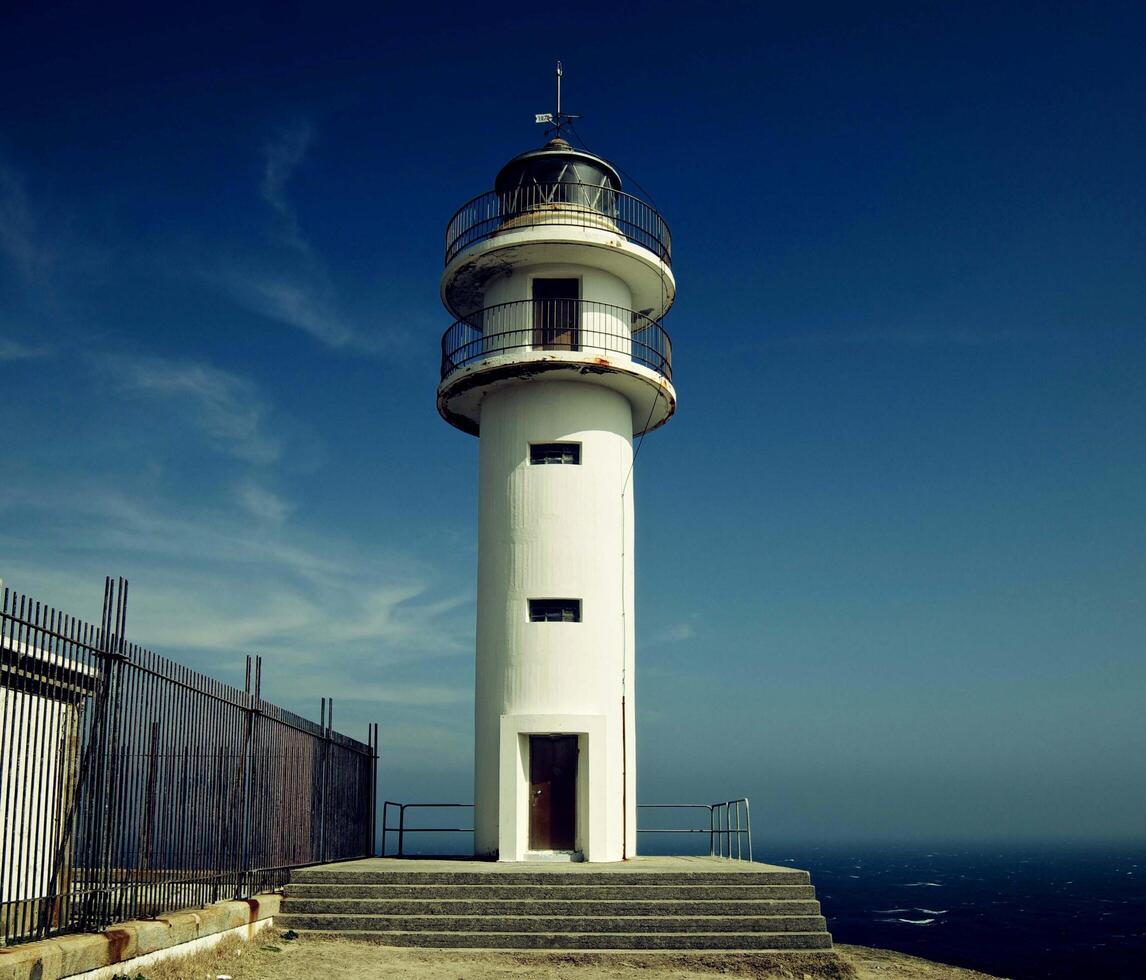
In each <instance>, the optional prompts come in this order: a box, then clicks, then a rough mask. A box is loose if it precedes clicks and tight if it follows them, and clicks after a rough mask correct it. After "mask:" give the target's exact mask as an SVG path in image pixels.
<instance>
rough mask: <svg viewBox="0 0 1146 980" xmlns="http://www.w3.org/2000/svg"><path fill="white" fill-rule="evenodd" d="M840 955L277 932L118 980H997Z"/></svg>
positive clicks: (845, 949) (885, 958)
mask: <svg viewBox="0 0 1146 980" xmlns="http://www.w3.org/2000/svg"><path fill="white" fill-rule="evenodd" d="M836 954H837V955H836V956H825V955H824V954H812V955H804V954H791V955H783V956H770V955H768V954H760V955H753V956H748V957H738V956H729V955H722V954H720V953H719V952H714V953H711V954H705V955H703V956H701V957H697V956H696V955H695V954H694V955H693V956H688V957H685V956H674V955H671V954H670V955H659V954H654V955H651V956H649V955H646V956H641V955H640V954H624V955H621V956H613V955H609V954H577V955H575V956H573V955H562V954H560V953H556V954H554V953H527V952H521V953H518V952H505V953H485V952H475V951H464V950H457V951H453V950H449V951H438V950H433V951H431V950H417V949H393V948H390V947H385V946H372V945H369V944H367V943H356V942H347V941H342V940H304V939H294V940H290V939H284V938H283V934H282V933H279V932H276V931H274V930H267V931H266V932H263V933H261V934H260V935H259V936H258V937H257V938H256V939H255V940H254V941H253V942H250V943H242V942H239V941H237V940H230V941H227V942H224V943H221V944H220V945H219V946H217V947H216V948H215V949H213V950H209V951H207V952H204V953H199V954H196V955H194V956H188V957H185V958H183V959H177V960H169V961H167V962H165V963H160V964H157V965H155V966H151V967H147V968H146V969H145V970H142V971H139V972H127V971H125V972H124V973H122V974H120V975H119V976H120V977H123V978H129V980H222V978H227V980H326V978H330V980H373V978H375V977H394V978H403V980H438V978H448V980H525V978H527V977H541V976H543V977H556V978H558V980H603V978H606V977H610V978H614V977H615V978H618V980H653V978H656V980H662V978H663V980H712V977H713V976H719V975H723V976H734V977H761V978H766V977H775V978H781V977H782V978H794V980H917V978H918V980H994V978H991V977H988V976H987V974H985V973H976V972H975V971H974V970H962V969H959V968H958V967H953V966H944V965H943V964H940V963H930V962H928V961H927V960H920V959H916V958H915V957H913V956H906V955H904V954H903V953H893V952H890V951H888V950H882V949H868V948H867V947H864V946H837V947H836Z"/></svg>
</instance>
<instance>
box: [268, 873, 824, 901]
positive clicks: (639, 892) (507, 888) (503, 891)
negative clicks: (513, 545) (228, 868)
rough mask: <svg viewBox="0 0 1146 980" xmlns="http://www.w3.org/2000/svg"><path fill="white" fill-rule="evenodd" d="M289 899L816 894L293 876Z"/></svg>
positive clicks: (776, 889)
mask: <svg viewBox="0 0 1146 980" xmlns="http://www.w3.org/2000/svg"><path fill="white" fill-rule="evenodd" d="M487 879H488V876H487ZM286 894H287V896H288V898H290V899H295V898H300V899H301V898H363V899H366V898H371V899H373V898H380V899H381V898H384V899H398V898H416V899H434V898H449V899H455V898H458V899H460V898H469V899H517V900H520V901H528V900H530V899H535V898H540V899H554V900H570V901H572V900H579V899H586V900H589V899H593V900H601V901H609V900H614V899H625V900H629V899H635V900H648V901H660V900H676V899H695V900H697V901H719V900H722V899H730V900H733V901H742V900H746V901H757V900H765V899H809V898H815V896H816V890H815V889H814V888H813V887H812V886H811V885H705V884H692V885H646V884H644V883H643V882H642V883H640V884H632V885H630V884H620V885H548V884H540V885H513V884H509V885H501V884H495V885H452V884H444V885H443V884H435V885H418V884H414V885H391V884H386V885H375V884H353V885H341V884H329V883H316V882H307V881H296V880H294V878H292V879H291V882H290V884H289V885H287V887H286Z"/></svg>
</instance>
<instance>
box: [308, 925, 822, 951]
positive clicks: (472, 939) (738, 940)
mask: <svg viewBox="0 0 1146 980" xmlns="http://www.w3.org/2000/svg"><path fill="white" fill-rule="evenodd" d="M293 928H295V929H296V930H297V931H298V932H301V933H302V934H303V935H306V936H308V937H314V938H317V939H355V940H361V941H364V942H372V943H377V944H379V945H383V946H420V947H425V948H431V949H457V948H465V949H561V950H570V951H572V950H578V951H594V950H606V949H613V950H620V949H631V950H656V949H680V950H704V949H719V950H736V951H741V952H746V951H750V950H751V951H759V950H776V951H780V950H799V949H831V946H832V937H831V936H829V935H828V934H827V933H826V932H751V933H745V932H687V933H684V932H681V933H647V932H637V933H619V932H613V933H585V932H443V931H433V932H431V931H426V932H421V931H419V932H403V931H372V930H351V931H346V932H344V931H341V930H333V931H328V930H305V929H299V928H298V927H297V926H295V927H293Z"/></svg>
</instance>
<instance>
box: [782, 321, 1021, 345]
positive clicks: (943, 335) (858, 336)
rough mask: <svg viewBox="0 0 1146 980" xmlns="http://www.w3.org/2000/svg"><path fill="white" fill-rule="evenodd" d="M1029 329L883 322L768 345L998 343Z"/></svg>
mask: <svg viewBox="0 0 1146 980" xmlns="http://www.w3.org/2000/svg"><path fill="white" fill-rule="evenodd" d="M1035 339H1036V338H1035V335H1034V334H1032V333H1030V332H1029V331H1023V330H1016V329H1014V328H1010V327H999V328H997V329H992V328H990V327H963V326H957V327H956V326H953V327H948V326H941V325H937V326H904V327H896V326H881V327H865V328H863V329H859V330H852V329H847V328H845V327H841V328H839V329H837V330H805V331H801V332H799V333H791V334H785V335H782V336H779V337H773V338H770V339H768V340H766V341H765V342H764V345H765V346H768V347H868V346H871V347H877V346H897V347H996V346H1002V345H1008V344H1021V343H1027V342H1030V341H1033V340H1035Z"/></svg>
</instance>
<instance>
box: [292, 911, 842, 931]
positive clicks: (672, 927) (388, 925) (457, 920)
mask: <svg viewBox="0 0 1146 980" xmlns="http://www.w3.org/2000/svg"><path fill="white" fill-rule="evenodd" d="M275 922H276V924H277V925H279V926H281V927H283V928H287V929H298V930H304V929H312V930H319V931H328V932H433V933H439V932H449V933H460V932H477V933H491V932H492V933H527V932H552V931H553V929H554V927H555V926H557V927H559V928H560V930H561V931H562V932H569V933H573V932H576V933H608V934H614V933H620V934H628V933H632V934H636V933H649V934H657V935H660V934H669V933H679V932H684V933H713V932H721V933H741V934H750V933H757V932H767V933H781V932H816V931H819V930H823V929H826V928H827V923H826V922H825V921H824V919H823V917H821V916H818V915H755V916H731V915H720V916H713V915H704V916H675V915H638V916H620V915H607V916H578V917H577V918H575V919H561V920H554V919H553V917H552V916H548V915H500V916H492V915H421V916H419V915H280V916H275Z"/></svg>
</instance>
